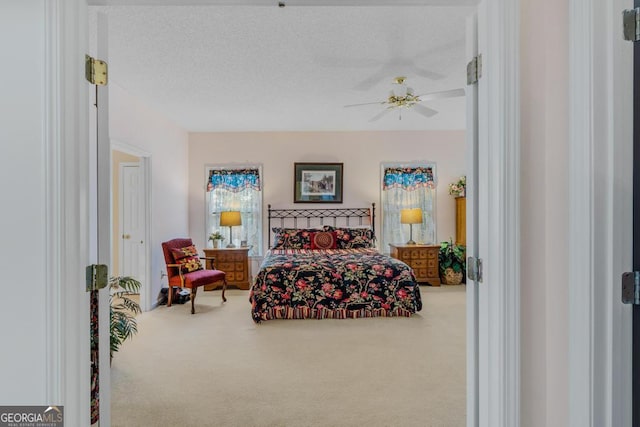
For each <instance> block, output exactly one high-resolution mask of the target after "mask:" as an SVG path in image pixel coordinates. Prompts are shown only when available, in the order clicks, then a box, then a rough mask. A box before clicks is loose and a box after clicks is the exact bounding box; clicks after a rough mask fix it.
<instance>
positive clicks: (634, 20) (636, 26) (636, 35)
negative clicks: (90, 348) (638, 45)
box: [622, 7, 640, 42]
mask: <svg viewBox="0 0 640 427" xmlns="http://www.w3.org/2000/svg"><path fill="white" fill-rule="evenodd" d="M622 34H623V37H624V39H625V40H629V41H632V42H637V41H638V40H640V7H636V8H635V9H626V10H623V11H622Z"/></svg>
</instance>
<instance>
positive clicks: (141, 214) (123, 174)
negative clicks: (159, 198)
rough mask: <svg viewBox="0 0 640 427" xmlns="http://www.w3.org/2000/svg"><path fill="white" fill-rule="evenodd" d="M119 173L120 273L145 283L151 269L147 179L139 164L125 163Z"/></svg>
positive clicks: (121, 165)
mask: <svg viewBox="0 0 640 427" xmlns="http://www.w3.org/2000/svg"><path fill="white" fill-rule="evenodd" d="M119 172H120V180H119V182H120V191H119V194H120V212H119V215H120V221H119V224H120V233H119V237H120V251H119V252H120V253H119V258H120V259H119V265H120V269H119V275H121V276H130V277H134V278H136V279H137V280H139V281H140V283H142V284H143V286H144V284H145V282H146V280H145V279H146V277H145V275H146V268H147V267H146V256H145V254H146V240H145V224H146V217H147V215H146V212H145V203H144V201H145V180H144V176H143V174H142V168H141V166H140V164H139V163H121V164H120V171H119ZM142 293H143V292H141V294H142Z"/></svg>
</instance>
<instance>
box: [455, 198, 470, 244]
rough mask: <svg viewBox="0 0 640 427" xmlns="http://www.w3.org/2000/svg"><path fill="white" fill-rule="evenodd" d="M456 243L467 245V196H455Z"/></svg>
mask: <svg viewBox="0 0 640 427" xmlns="http://www.w3.org/2000/svg"><path fill="white" fill-rule="evenodd" d="M456 245H462V246H466V245H467V198H466V197H456Z"/></svg>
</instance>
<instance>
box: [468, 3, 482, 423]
mask: <svg viewBox="0 0 640 427" xmlns="http://www.w3.org/2000/svg"><path fill="white" fill-rule="evenodd" d="M479 58H480V57H479V56H478V16H477V15H473V16H470V17H469V18H468V19H467V58H466V59H467V63H468V64H469V66H468V67H469V68H468V77H469V78H468V81H467V89H466V101H467V160H466V161H467V190H466V202H467V206H466V213H467V223H466V232H467V257H468V259H469V262H468V265H467V282H466V283H467V426H468V427H475V426H477V425H478V419H479V418H478V411H479V403H478V396H479V393H478V386H479V379H478V358H479V348H478V310H479V306H478V304H479V299H478V286H479V283H478V274H477V272H475V271H474V272H471V271H470V269H472V268H475V264H474V263H475V262H477V260H479V259H480V255H479V253H478V137H479V134H478V81H477V66H478V60H479ZM474 67H475V70H476V71H475V72H474ZM470 273H471V274H470Z"/></svg>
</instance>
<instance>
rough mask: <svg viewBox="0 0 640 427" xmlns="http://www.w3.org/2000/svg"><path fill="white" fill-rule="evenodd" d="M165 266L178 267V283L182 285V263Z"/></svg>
mask: <svg viewBox="0 0 640 427" xmlns="http://www.w3.org/2000/svg"><path fill="white" fill-rule="evenodd" d="M167 267H175V268H177V269H178V275H180V284H181V286H182V287H184V276H183V275H182V265H181V264H167Z"/></svg>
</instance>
